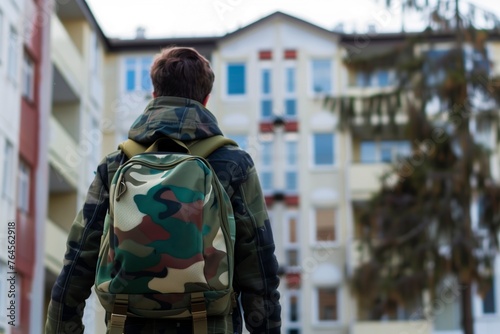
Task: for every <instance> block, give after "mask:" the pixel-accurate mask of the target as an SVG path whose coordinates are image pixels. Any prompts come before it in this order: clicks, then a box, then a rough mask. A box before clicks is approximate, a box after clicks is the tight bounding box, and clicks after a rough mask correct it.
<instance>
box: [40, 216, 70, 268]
mask: <svg viewBox="0 0 500 334" xmlns="http://www.w3.org/2000/svg"><path fill="white" fill-rule="evenodd" d="M67 238H68V233H67V232H66V231H64V230H63V229H62V228H61V227H59V226H58V225H57V224H56V223H54V222H52V221H51V220H50V219H47V223H46V226H45V260H44V261H45V267H46V268H47V269H48V270H50V272H52V273H54V274H56V275H58V274H59V273H60V272H61V268H62V266H63V260H64V253H66V239H67Z"/></svg>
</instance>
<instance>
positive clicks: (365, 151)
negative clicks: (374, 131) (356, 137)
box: [360, 141, 377, 164]
mask: <svg viewBox="0 0 500 334" xmlns="http://www.w3.org/2000/svg"><path fill="white" fill-rule="evenodd" d="M360 148H361V152H360V153H361V159H360V162H361V163H364V164H368V163H375V162H377V145H376V143H375V142H374V141H363V142H361V145H360Z"/></svg>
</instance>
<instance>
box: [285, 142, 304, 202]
mask: <svg viewBox="0 0 500 334" xmlns="http://www.w3.org/2000/svg"><path fill="white" fill-rule="evenodd" d="M289 144H293V145H294V146H295V152H289V149H290V147H289ZM291 156H293V160H294V161H291V160H290V157H291ZM284 172H285V183H284V189H285V193H287V194H297V193H299V191H300V179H299V172H300V168H299V138H298V136H297V135H296V134H291V133H290V134H286V135H285V170H284ZM289 173H295V188H294V189H291V188H289V187H288V175H289Z"/></svg>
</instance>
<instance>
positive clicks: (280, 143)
mask: <svg viewBox="0 0 500 334" xmlns="http://www.w3.org/2000/svg"><path fill="white" fill-rule="evenodd" d="M4 2H6V1H4ZM0 4H3V2H0ZM0 13H1V12H0ZM9 17H10V16H9ZM0 22H2V16H1V14H0ZM0 31H1V29H0ZM2 33H4V32H2ZM142 33H143V32H141V31H139V34H138V36H137V38H135V39H133V40H118V39H108V38H106V37H105V36H103V35H102V33H101V31H100V29H99V27H98V25H97V24H96V22H95V20H94V18H93V16H92V14H91V13H90V11H89V9H88V7H87V6H86V4H85V2H84V1H80V0H71V1H65V2H64V4H60V5H59V6H58V7H57V8H56V9H55V15H54V16H53V17H52V21H51V34H50V38H51V39H50V41H51V59H50V61H51V64H50V66H52V69H53V79H52V81H53V83H54V85H53V91H52V96H51V100H52V105H51V114H50V118H49V120H48V122H49V124H48V127H49V130H50V137H49V138H48V140H47V143H48V152H49V154H48V166H49V167H48V168H49V171H48V173H49V181H48V182H49V184H48V187H49V195H48V212H47V221H46V225H45V228H46V234H45V235H46V238H45V244H46V253H45V257H44V266H45V276H46V283H45V284H46V286H45V297H46V302H48V298H49V296H50V288H51V287H52V285H53V283H54V280H55V277H56V275H57V274H58V273H59V271H60V269H61V267H62V260H63V259H62V254H64V252H65V241H66V238H67V234H68V230H69V226H70V224H71V222H72V221H73V218H74V216H75V215H76V212H77V211H78V210H79V208H80V207H81V204H82V203H83V200H84V196H85V194H86V190H87V187H88V185H89V184H90V182H91V180H92V178H93V170H94V168H95V166H96V165H97V164H98V162H99V160H100V158H101V157H102V156H103V155H104V154H106V153H108V152H111V151H113V150H114V149H116V146H117V144H118V143H120V142H121V141H123V140H125V139H126V137H127V133H128V129H129V127H130V125H131V124H132V122H133V121H134V120H135V119H136V117H137V116H138V115H139V114H140V113H141V112H142V111H143V109H144V107H145V106H146V105H147V103H148V102H149V101H150V99H151V92H152V85H151V81H150V78H149V68H150V66H151V62H152V59H153V57H154V55H155V54H156V53H158V52H159V51H160V50H161V48H162V47H166V46H169V45H181V46H191V47H195V48H196V49H198V50H199V51H201V53H202V54H204V55H205V56H206V57H207V58H208V59H210V60H211V63H212V67H213V69H214V72H215V77H216V81H215V85H214V89H213V92H212V94H211V99H210V101H209V104H208V108H209V109H210V110H211V111H212V112H213V113H214V114H215V115H216V116H217V117H218V119H219V124H220V126H221V128H222V130H223V131H224V133H225V134H226V135H227V136H228V137H230V138H233V139H234V140H236V141H237V142H238V143H239V144H240V146H241V147H242V148H244V149H246V150H247V151H248V152H249V153H250V155H251V156H252V158H253V159H254V160H255V162H256V165H257V168H258V170H259V173H260V179H261V183H262V186H263V191H264V194H265V197H266V202H267V204H268V209H269V213H270V215H271V224H272V227H273V230H274V235H275V241H276V247H277V248H276V254H277V256H278V260H279V262H280V264H281V267H282V270H281V273H282V283H281V287H280V290H281V293H282V306H283V333H289V334H297V333H319V334H321V333H339V334H340V333H342V334H344V333H345V334H347V333H353V334H365V333H371V332H377V333H388V334H392V333H394V334H401V333H404V332H406V333H429V334H430V333H436V334H444V333H446V334H458V333H459V332H460V331H459V330H458V329H457V328H456V324H457V321H459V313H458V308H457V307H458V304H456V303H448V304H447V305H446V309H445V310H444V311H443V313H442V316H441V317H440V318H439V319H438V320H436V321H429V320H427V319H415V318H412V317H411V314H408V313H404V312H402V313H401V314H400V315H398V317H396V318H394V319H386V320H385V321H373V320H372V319H370V317H369V316H367V315H366V314H364V313H363V311H362V310H358V309H357V305H356V302H355V300H354V299H353V297H352V296H351V294H350V292H349V289H348V282H349V277H350V273H351V272H352V270H353V268H354V267H355V265H356V261H358V257H357V240H356V219H357V214H356V212H357V210H356V208H357V206H359V205H363V203H364V202H365V201H366V200H367V199H368V198H369V196H370V193H371V192H373V191H376V189H377V187H378V179H377V177H378V176H379V175H381V174H382V173H383V172H384V170H386V168H387V166H388V165H387V164H388V163H390V162H393V161H395V159H396V158H397V157H398V156H399V155H404V154H408V153H409V150H410V149H411V145H410V143H409V141H408V139H407V138H404V137H403V136H395V135H393V134H390V133H386V134H384V135H383V136H379V137H377V138H374V137H373V136H371V135H369V133H367V132H366V131H363V130H362V127H359V128H358V129H354V130H352V131H339V129H338V122H339V116H338V115H336V114H335V113H332V112H331V111H330V110H329V109H328V108H326V107H325V106H324V105H323V100H324V97H325V96H326V95H329V94H350V95H357V94H358V95H360V96H362V95H365V94H371V93H374V92H376V91H380V90H384V89H389V88H390V85H391V82H392V80H393V78H394V72H393V70H392V69H391V68H390V67H388V68H381V69H379V70H377V71H376V72H374V74H373V73H372V74H370V75H368V74H367V73H357V72H354V71H353V70H351V69H349V68H348V67H346V66H345V64H344V59H345V57H347V56H348V55H349V53H350V52H351V51H350V50H349V46H352V45H354V46H356V45H357V44H356V36H349V35H343V34H338V33H334V32H331V31H328V30H325V29H322V28H320V27H317V26H315V25H313V24H311V23H309V22H305V21H302V20H300V19H298V18H295V17H292V16H289V15H287V14H284V13H274V14H272V15H270V16H267V17H265V18H263V19H261V20H259V21H256V22H254V23H252V24H250V25H248V26H246V27H243V28H241V29H239V30H237V31H235V32H233V33H230V34H228V35H226V36H222V37H209V38H177V39H155V40H152V39H147V38H145V36H144V35H143V34H142ZM2 40H3V39H0V41H2ZM401 40H402V36H401V35H399V34H385V35H384V34H380V35H378V36H375V37H373V38H372V40H371V44H370V45H369V46H368V47H365V48H363V49H362V52H363V53H366V52H373V53H377V52H380V50H384V48H387V47H389V46H393V45H395V44H397V43H400V42H401ZM0 43H1V42H0ZM499 45H500V44H498V43H497V42H496V41H492V43H491V46H490V50H492V51H491V60H492V61H494V71H496V73H497V74H498V73H499V72H498V71H499V68H498V63H500V58H498V57H499V54H500V46H499ZM0 51H2V45H1V44H0ZM2 54H3V53H2ZM2 59H3V58H1V55H0V71H2V62H1V60H2ZM3 70H4V71H5V68H3ZM0 73H1V72H0ZM0 84H3V83H2V82H1V81H0ZM0 91H1V90H0ZM19 94H20V93H19ZM356 110H358V109H356ZM356 116H357V119H358V121H359V123H360V124H361V123H362V122H363V120H362V118H363V115H362V114H360V113H358V114H357V115H356ZM386 116H387V115H385V116H384V117H386ZM10 120H11V119H10ZM407 121H408V118H407V117H406V115H405V114H404V113H403V112H398V113H397V114H396V124H397V126H400V127H403V126H404V125H405V124H406V123H407ZM1 126H2V124H0V131H2V132H0V135H1V136H3V137H2V138H7V137H8V136H10V134H9V133H8V131H7V130H3V128H1ZM8 129H9V130H10V127H8ZM18 137H19V136H16V137H13V138H12V146H15V145H18V144H14V143H15V140H17V139H16V138H18ZM101 139H102V140H101ZM3 140H5V139H3ZM484 140H485V141H487V142H491V143H494V142H496V141H492V140H494V138H493V137H491V136H490V137H487V138H486V137H485V139H484ZM7 150H8V149H7V145H6V152H7ZM497 153H498V149H497ZM498 157H499V155H498V154H497V155H496V156H494V157H493V158H492V164H495V163H496V166H498V163H499V162H500V160H499V158H498ZM16 164H17V162H16ZM1 168H4V170H8V168H7V169H6V168H5V167H1ZM9 168H13V170H17V169H18V167H17V165H15V166H13V167H9ZM4 170H0V172H2V173H3V172H4ZM496 170H497V173H498V167H496ZM3 186H4V185H3V184H2V187H3ZM2 189H3V188H2ZM2 200H3V197H2ZM4 202H5V203H7V204H4ZM2 205H8V201H7V200H3V202H2ZM2 208H3V207H2ZM12 210H14V211H13V212H15V208H13V209H12ZM0 212H2V214H3V212H7V211H4V210H1V211H0ZM13 214H14V213H13ZM6 219H8V218H6ZM0 242H1V240H0ZM0 254H1V253H0ZM0 256H1V255H0ZM0 259H1V258H0ZM0 262H1V261H0ZM497 262H498V261H497ZM497 264H498V265H497V266H496V270H497V272H498V270H500V263H497ZM499 280H500V273H499V274H498V275H497V276H496V279H495V288H494V289H492V290H491V292H490V295H488V296H487V297H486V298H485V299H480V298H479V297H475V299H474V314H475V318H476V328H477V332H478V333H490V332H493V331H492V328H495V326H498V322H499V321H500V311H499V305H500V288H497V287H499V286H500V281H499ZM0 302H1V301H0ZM103 317H104V315H103V313H102V309H101V307H100V306H99V305H98V302H97V301H96V300H95V298H94V297H91V300H90V302H89V303H88V307H87V309H86V312H85V320H84V321H85V323H86V324H87V328H88V331H89V332H91V333H99V332H103V331H104V330H103V328H102V326H103V322H102V321H101V319H103ZM457 319H458V320H457ZM1 324H2V319H1V318H0V328H1ZM449 324H451V325H449ZM446 326H448V327H446ZM0 333H1V330H0Z"/></svg>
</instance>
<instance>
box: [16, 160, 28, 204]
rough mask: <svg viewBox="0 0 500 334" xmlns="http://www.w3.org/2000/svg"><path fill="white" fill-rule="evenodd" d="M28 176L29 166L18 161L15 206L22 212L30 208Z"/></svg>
mask: <svg viewBox="0 0 500 334" xmlns="http://www.w3.org/2000/svg"><path fill="white" fill-rule="evenodd" d="M30 178H31V170H30V168H29V167H28V165H26V164H25V163H24V162H22V161H20V162H19V173H18V185H17V208H18V209H19V210H20V211H21V212H23V213H28V212H29V209H30V183H31V182H30Z"/></svg>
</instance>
